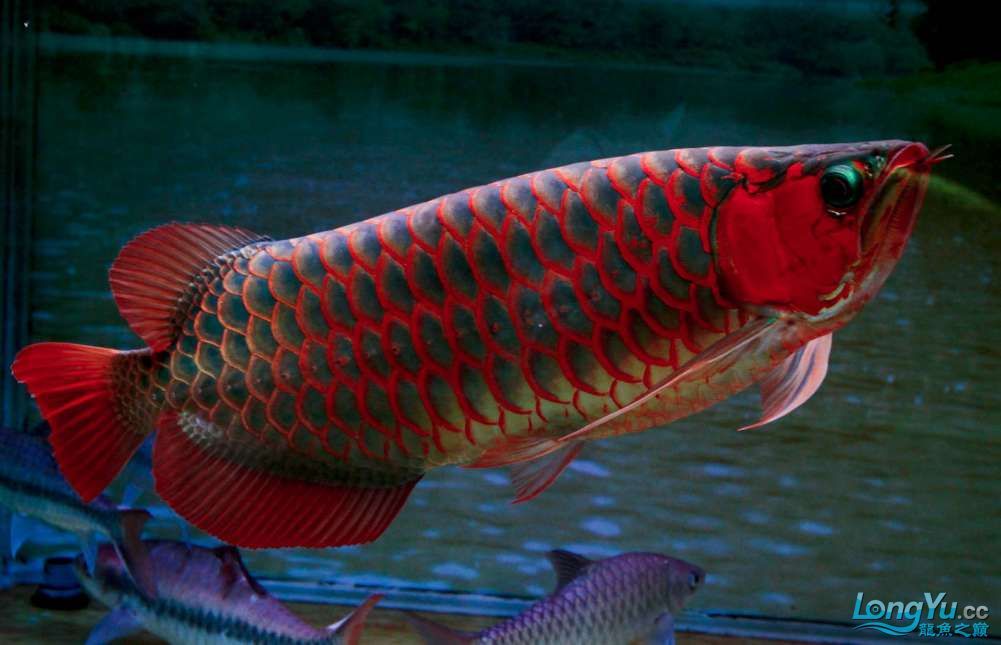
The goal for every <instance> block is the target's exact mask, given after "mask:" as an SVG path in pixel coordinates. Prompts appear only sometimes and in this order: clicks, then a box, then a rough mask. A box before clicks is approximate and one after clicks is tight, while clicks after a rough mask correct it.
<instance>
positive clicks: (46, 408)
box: [11, 343, 150, 502]
mask: <svg viewBox="0 0 1001 645" xmlns="http://www.w3.org/2000/svg"><path fill="white" fill-rule="evenodd" d="M148 357H149V352H148V351H147V350H142V351H136V352H120V351H117V350H114V349H106V348H103V347H90V346H87V345H76V344H73V343H36V344H34V345H29V346H28V347H25V348H24V349H22V350H21V351H20V352H19V353H18V355H17V358H15V359H14V364H13V365H12V366H11V371H12V372H13V374H14V378H16V379H17V380H18V381H20V382H21V383H24V384H25V385H26V386H27V387H28V390H29V391H30V392H31V394H32V396H34V397H35V402H36V403H37V404H38V408H39V410H40V411H41V413H42V416H43V417H44V418H45V420H46V421H48V422H49V425H50V426H51V427H52V432H51V434H50V435H49V443H50V444H52V452H53V454H54V456H55V459H56V462H58V464H59V471H60V472H61V473H62V475H63V476H64V477H65V478H66V480H67V481H68V482H69V484H70V485H71V486H72V487H73V489H74V490H76V492H77V493H78V494H79V495H80V497H81V498H82V499H83V501H85V502H90V501H91V500H93V499H94V498H95V497H97V496H98V494H100V492H101V491H103V490H104V489H105V488H106V487H107V486H108V484H110V483H111V480H113V479H114V478H115V475H117V474H118V472H119V471H121V469H122V468H124V467H125V464H126V463H127V462H128V461H129V459H130V458H131V457H132V454H133V453H134V452H135V451H136V449H137V448H138V447H139V444H141V443H142V441H143V438H144V437H145V436H146V435H147V434H149V430H150V428H143V427H139V426H138V425H136V422H135V421H132V422H130V421H127V419H133V418H134V415H124V414H119V413H118V409H119V406H120V404H121V403H127V402H125V401H122V400H121V399H122V397H121V396H120V393H118V392H116V389H115V374H116V373H118V372H119V371H120V370H123V369H128V368H129V366H130V365H131V364H132V363H133V362H134V361H140V360H146V359H148Z"/></svg>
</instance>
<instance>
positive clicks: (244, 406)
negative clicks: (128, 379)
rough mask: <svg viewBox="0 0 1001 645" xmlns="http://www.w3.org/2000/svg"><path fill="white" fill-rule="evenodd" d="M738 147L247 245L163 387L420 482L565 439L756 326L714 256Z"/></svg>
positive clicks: (239, 423) (565, 177)
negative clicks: (495, 454)
mask: <svg viewBox="0 0 1001 645" xmlns="http://www.w3.org/2000/svg"><path fill="white" fill-rule="evenodd" d="M736 154H737V151H736V150H730V149H714V150H710V149H691V150H682V151H668V152H652V153H644V154H636V155H630V156H626V157H621V158H617V159H612V160H603V161H596V162H591V163H582V164H576V165H571V166H566V167H562V168H558V169H554V170H548V171H542V172H538V173H534V174H529V175H523V176H520V177H515V178H512V179H508V180H504V181H500V182H496V183H493V184H489V185H486V186H482V187H479V188H474V189H470V190H466V191H463V192H460V193H456V194H453V195H448V196H445V197H442V198H439V199H435V200H432V201H429V202H426V203H424V204H420V205H417V206H413V207H411V208H406V209H403V210H399V211H395V212H391V213H388V214H385V215H382V216H379V217H376V218H373V219H370V220H366V221H363V222H360V223H358V224H354V225H351V226H348V227H344V228H341V229H337V230H333V231H328V232H323V233H318V234H314V235H309V236H306V237H301V238H297V239H292V240H284V241H279V242H270V243H263V244H256V245H252V246H249V247H245V248H244V249H241V250H240V251H237V252H234V253H232V254H230V257H229V259H228V261H227V262H226V263H224V264H223V266H222V268H221V269H220V270H219V272H218V274H217V277H216V279H214V280H212V281H210V282H208V284H207V286H206V287H205V289H204V292H203V295H202V297H201V299H200V301H197V302H195V303H194V305H193V306H192V309H191V311H190V313H189V316H188V317H187V318H186V319H185V321H184V323H183V329H182V333H181V335H180V338H179V339H178V341H177V343H176V345H175V347H174V349H173V351H171V352H170V355H169V358H168V359H167V360H166V363H165V366H164V369H161V370H160V372H159V374H157V375H155V377H154V379H152V380H151V382H152V383H154V384H159V386H158V387H153V388H151V396H155V392H156V391H158V390H160V389H161V388H162V389H163V390H164V391H165V394H166V399H167V402H168V403H169V404H170V405H171V407H173V408H175V409H183V410H186V411H189V412H197V413H199V414H200V415H201V416H202V417H203V418H206V419H208V420H210V421H212V423H213V424H214V425H215V426H216V427H217V428H219V429H222V430H223V431H224V432H225V434H226V436H227V442H229V445H232V442H233V441H236V442H241V441H242V442H244V443H247V442H250V443H254V442H257V443H264V444H266V445H267V446H269V447H270V448H271V449H274V450H276V451H278V452H279V453H283V452H285V453H289V454H294V455H299V456H300V457H301V456H308V457H310V458H312V459H315V460H318V461H325V462H327V463H328V464H336V463H338V462H340V463H342V464H344V463H351V464H353V465H357V464H358V463H370V464H372V465H373V467H375V468H380V467H383V466H381V465H380V464H382V465H385V464H391V465H392V467H393V468H401V469H404V470H413V471H421V470H424V469H426V468H427V467H430V466H435V465H440V464H444V463H454V462H467V461H469V460H471V459H473V458H475V457H476V456H477V455H478V454H480V453H481V452H482V451H483V450H484V449H485V447H486V446H487V445H488V444H489V443H490V442H491V441H493V440H495V439H497V438H499V437H502V436H507V437H517V436H524V435H530V434H539V435H544V436H558V435H562V434H566V433H568V432H571V431H573V430H575V429H577V428H579V427H581V426H582V425H584V424H585V423H586V422H587V421H590V420H593V419H596V418H599V417H601V416H603V415H604V414H606V413H608V412H610V411H612V410H615V409H617V408H619V407H621V406H624V405H626V404H628V403H630V402H631V401H633V400H635V399H636V398H638V397H639V396H641V395H642V394H643V393H644V392H646V391H647V390H648V389H650V387H651V386H652V385H653V384H654V383H656V382H658V381H660V380H661V379H663V378H665V377H666V376H668V375H670V374H671V373H672V372H673V371H674V370H676V369H677V368H678V367H679V366H680V365H682V364H684V362H685V361H687V360H688V359H689V358H690V357H691V356H693V355H694V354H696V353H698V352H699V351H700V350H702V349H704V348H705V347H707V346H708V345H709V344H710V343H712V342H714V341H715V340H717V339H718V338H720V337H722V336H723V335H725V334H728V333H730V332H732V331H733V330H734V329H736V328H737V327H739V326H741V325H742V324H744V323H745V322H746V317H745V316H744V315H743V314H741V313H739V312H738V311H737V310H736V309H735V308H734V307H733V306H732V305H731V304H729V303H727V302H726V301H725V298H724V297H723V296H721V294H720V293H719V290H718V285H717V280H716V269H715V266H714V260H713V240H712V227H713V216H712V215H713V209H714V206H715V205H716V204H718V203H719V201H720V200H721V199H722V198H723V197H724V196H725V195H726V192H727V191H728V190H729V188H730V187H731V186H732V185H733V180H732V179H731V178H730V177H731V176H732V175H733V172H732V164H733V161H734V157H735V156H736Z"/></svg>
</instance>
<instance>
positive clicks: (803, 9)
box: [40, 0, 992, 76]
mask: <svg viewBox="0 0 1001 645" xmlns="http://www.w3.org/2000/svg"><path fill="white" fill-rule="evenodd" d="M951 4H953V3H950V5H951ZM986 5H987V3H985V5H984V6H985V7H986ZM971 6H975V5H971ZM922 9H923V6H922V5H921V4H920V3H917V2H914V1H913V0H912V1H910V2H902V1H901V0H887V1H885V2H880V1H870V2H867V1H865V0H855V1H854V2H851V1H847V2H830V3H829V2H813V3H806V4H804V5H801V6H798V7H797V6H790V5H789V3H782V2H755V3H749V2H741V1H740V0H712V1H709V2H694V1H692V0H661V1H655V0H547V1H546V2H538V1H537V0H483V1H476V0H421V1H418V2H410V1H407V0H274V1H272V2H264V1H262V0H63V1H59V2H52V3H50V4H48V5H46V6H44V7H43V8H42V11H41V12H40V13H41V16H40V17H41V19H42V26H43V29H47V30H51V31H56V32H62V33H71V34H93V35H103V34H112V35H129V36H143V37H147V38H158V39H180V40H209V41H218V40H222V41H234V40H236V41H252V42H267V43H280V44H301V45H313V46H321V47H338V48H375V49H410V50H422V51H444V52H462V53H483V52H495V53H499V54H502V55H508V56H536V57H538V56H542V57H559V58H581V57H585V58H595V57H601V58H606V59H613V60H622V61H635V62H653V63H671V64H677V65H686V66H697V67H733V68H738V69H744V70H754V71H799V72H802V73H805V74H818V75H831V76H863V75H864V76H874V75H875V76H880V75H893V74H901V73H906V72H911V71H914V70H917V69H920V68H922V67H923V66H926V65H927V64H928V58H927V57H926V55H925V48H927V50H928V51H929V52H930V53H931V54H932V56H933V58H934V60H935V62H936V63H938V62H940V61H946V62H948V57H949V55H950V54H949V53H950V52H951V53H952V54H957V53H964V52H970V51H974V50H976V48H977V47H989V46H990V45H989V43H991V42H992V41H991V39H989V38H984V39H981V42H980V44H967V45H965V46H963V47H958V46H957V45H956V43H958V42H962V41H963V40H964V39H963V38H962V37H961V34H960V33H959V32H957V30H956V28H955V26H957V25H959V24H960V22H959V20H963V22H962V24H964V25H965V24H968V23H967V22H966V19H962V18H959V19H957V18H954V16H959V15H960V14H961V12H956V11H955V10H949V9H947V8H946V3H945V2H936V1H934V0H929V2H928V12H927V13H925V14H924V15H923V16H922V17H919V18H918V19H917V25H918V29H917V30H916V31H913V30H912V29H911V28H910V26H911V23H912V22H914V21H915V16H919V14H921V12H922ZM986 10H987V9H980V10H979V11H981V12H983V11H986ZM943 16H944V17H943ZM980 24H981V25H984V26H982V27H980V28H981V29H987V26H986V25H989V24H991V23H990V21H986V20H985V21H980ZM915 34H917V37H916V35H915ZM919 37H920V38H921V39H922V41H923V43H924V45H925V47H922V42H919V39H918V38H919ZM971 40H974V41H976V40H977V39H971ZM953 41H955V42H953Z"/></svg>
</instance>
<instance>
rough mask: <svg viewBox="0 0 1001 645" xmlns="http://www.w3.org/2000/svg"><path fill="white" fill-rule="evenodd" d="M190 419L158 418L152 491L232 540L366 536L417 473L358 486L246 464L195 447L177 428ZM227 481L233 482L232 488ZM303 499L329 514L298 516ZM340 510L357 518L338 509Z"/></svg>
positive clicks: (379, 528)
mask: <svg viewBox="0 0 1001 645" xmlns="http://www.w3.org/2000/svg"><path fill="white" fill-rule="evenodd" d="M191 421H192V418H191V415H186V414H176V413H165V414H164V415H163V416H162V417H161V422H160V425H159V429H158V430H157V434H156V444H155V446H154V448H153V474H154V479H155V480H156V491H157V493H159V494H160V496H161V497H163V499H164V501H166V502H167V503H168V504H169V505H170V507H171V508H173V509H174V511H175V512H177V513H178V514H179V515H181V516H182V517H183V518H184V519H186V520H187V521H188V522H190V523H191V524H193V525H195V526H196V527H198V528H200V529H202V530H203V531H205V532H207V533H209V534H211V535H213V536H215V537H217V538H218V539H220V540H221V541H223V542H228V543H230V544H234V545H236V546H241V547H248V548H278V547H290V546H297V547H312V548H320V547H329V546H342V545H347V544H363V543H366V542H371V541H372V540H375V539H376V538H377V537H379V536H380V535H382V533H383V532H384V531H385V530H386V528H387V527H388V526H389V524H390V523H391V522H392V521H393V519H394V518H395V517H396V515H397V514H398V513H399V512H400V509H402V508H403V505H404V503H405V502H406V500H407V497H408V496H409V495H410V491H411V490H413V487H414V486H415V485H416V484H417V482H418V481H419V480H420V475H411V476H410V478H408V479H404V478H403V476H401V480H400V482H399V484H398V485H396V486H393V487H384V488H359V487H350V486H341V485H335V484H331V485H327V484H320V483H315V482H307V481H303V480H298V479H293V478H290V477H286V476H283V475H280V474H276V473H273V472H267V471H263V470H257V469H253V468H250V467H247V466H243V465H241V464H239V463H236V462H235V461H232V460H231V459H229V458H227V456H226V455H225V454H212V453H211V452H210V451H209V450H206V449H205V448H203V447H201V446H199V445H197V444H196V443H195V442H194V441H192V440H191V439H190V438H189V437H188V436H187V435H186V434H185V431H184V430H183V429H182V428H181V424H182V423H188V422H191ZM197 422H198V423H204V422H202V421H201V420H197ZM232 481H239V484H240V485H239V486H232V485H230V483H231V482H232ZM307 504H315V505H316V507H317V508H324V509H329V512H327V513H322V514H312V516H311V517H306V516H304V515H303V514H302V513H301V511H302V509H304V508H306V507H307ZM343 508H347V509H350V510H352V511H353V512H354V514H356V515H357V516H352V513H340V512H338V511H340V510H341V509H343ZM366 512H370V513H371V515H368V516H366V515H365V513H366Z"/></svg>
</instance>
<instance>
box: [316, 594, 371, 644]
mask: <svg viewBox="0 0 1001 645" xmlns="http://www.w3.org/2000/svg"><path fill="white" fill-rule="evenodd" d="M380 600H382V594H381V593H374V594H372V595H371V596H369V597H368V598H366V599H365V602H363V603H362V604H360V605H358V607H357V608H356V609H355V610H354V611H352V612H351V613H350V614H348V615H347V616H345V617H344V618H341V619H340V620H339V621H337V622H336V623H334V624H333V625H330V626H329V627H327V632H328V633H330V636H331V641H332V642H334V643H344V645H357V644H358V642H359V640H360V639H361V632H362V629H363V628H364V626H365V620H366V619H367V618H368V615H369V614H370V613H372V609H373V608H374V607H375V605H376V603H378V602H379V601H380Z"/></svg>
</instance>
